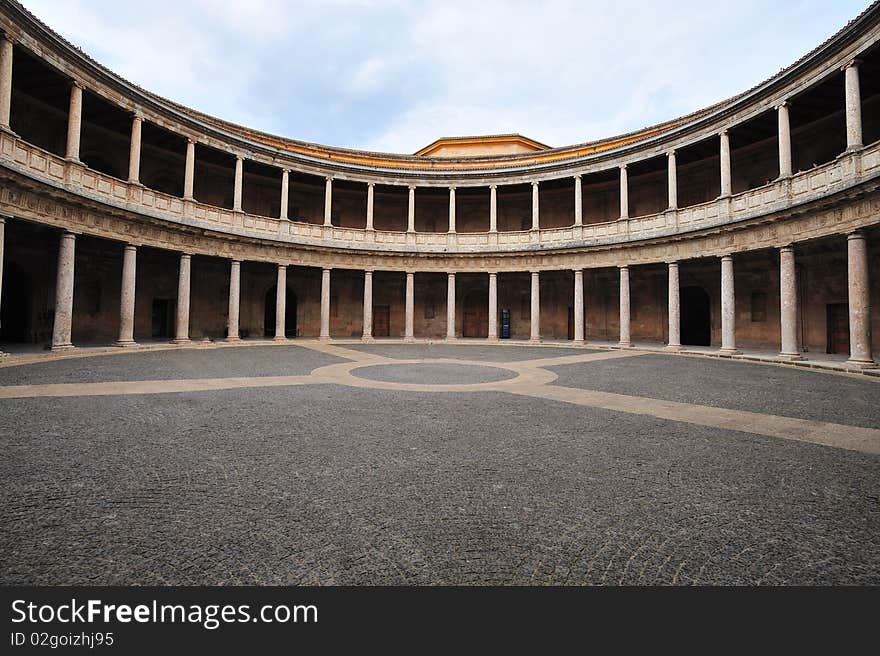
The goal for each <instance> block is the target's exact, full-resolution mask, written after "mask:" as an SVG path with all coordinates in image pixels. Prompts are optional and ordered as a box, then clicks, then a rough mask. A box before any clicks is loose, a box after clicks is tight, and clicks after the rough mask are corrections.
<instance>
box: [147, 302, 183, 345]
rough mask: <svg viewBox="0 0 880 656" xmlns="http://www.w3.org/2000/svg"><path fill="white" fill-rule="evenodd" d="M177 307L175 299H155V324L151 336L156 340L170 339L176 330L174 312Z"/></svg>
mask: <svg viewBox="0 0 880 656" xmlns="http://www.w3.org/2000/svg"><path fill="white" fill-rule="evenodd" d="M176 306H177V303H176V302H175V299H173V298H154V299H153V324H152V330H151V332H150V334H151V335H152V336H153V337H156V338H163V337H164V338H169V337H171V335H172V332H173V330H174V310H175V307H176Z"/></svg>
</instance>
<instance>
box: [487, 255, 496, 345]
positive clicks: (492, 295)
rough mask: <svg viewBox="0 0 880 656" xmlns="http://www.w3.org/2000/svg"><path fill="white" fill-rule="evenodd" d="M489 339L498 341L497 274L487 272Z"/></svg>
mask: <svg viewBox="0 0 880 656" xmlns="http://www.w3.org/2000/svg"><path fill="white" fill-rule="evenodd" d="M489 341H492V342H496V341H498V274H497V273H495V272H492V273H490V274H489Z"/></svg>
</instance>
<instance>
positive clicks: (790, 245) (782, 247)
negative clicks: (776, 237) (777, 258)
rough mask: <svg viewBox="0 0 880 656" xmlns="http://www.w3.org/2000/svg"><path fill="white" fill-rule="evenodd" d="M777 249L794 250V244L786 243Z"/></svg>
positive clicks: (783, 250)
mask: <svg viewBox="0 0 880 656" xmlns="http://www.w3.org/2000/svg"><path fill="white" fill-rule="evenodd" d="M779 250H780V251H781V252H794V244H786V245H785V246H780V247H779Z"/></svg>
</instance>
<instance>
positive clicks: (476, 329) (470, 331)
mask: <svg viewBox="0 0 880 656" xmlns="http://www.w3.org/2000/svg"><path fill="white" fill-rule="evenodd" d="M462 312H463V314H462V323H461V336H462V337H482V338H487V337H489V299H488V298H486V292H484V291H481V290H478V289H477V290H474V291H471V292H468V293H467V294H465V297H464V300H463V301H462Z"/></svg>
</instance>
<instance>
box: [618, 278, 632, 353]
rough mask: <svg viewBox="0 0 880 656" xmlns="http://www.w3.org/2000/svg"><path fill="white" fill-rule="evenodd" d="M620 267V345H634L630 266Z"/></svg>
mask: <svg viewBox="0 0 880 656" xmlns="http://www.w3.org/2000/svg"><path fill="white" fill-rule="evenodd" d="M618 268H619V269H620V341H619V342H618V345H619V346H626V347H629V346H632V339H631V337H630V321H629V319H630V313H629V267H628V266H621V267H618Z"/></svg>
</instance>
